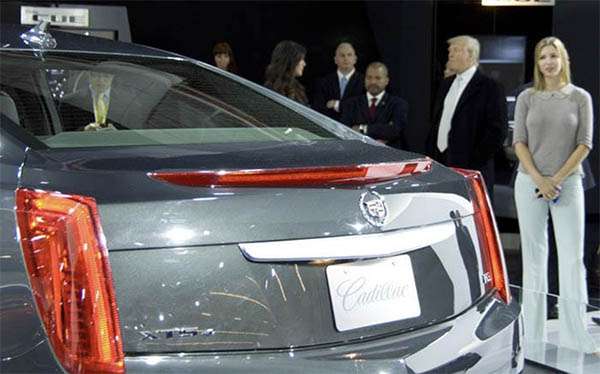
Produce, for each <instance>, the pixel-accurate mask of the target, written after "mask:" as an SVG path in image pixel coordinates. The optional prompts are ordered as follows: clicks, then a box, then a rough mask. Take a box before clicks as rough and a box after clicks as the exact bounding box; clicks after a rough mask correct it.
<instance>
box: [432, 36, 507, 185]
mask: <svg viewBox="0 0 600 374" xmlns="http://www.w3.org/2000/svg"><path fill="white" fill-rule="evenodd" d="M448 44H449V47H448V64H447V68H448V69H450V70H452V71H453V72H455V73H456V74H455V75H454V76H451V77H449V78H446V79H444V81H443V82H442V84H441V86H440V88H439V90H438V94H437V97H436V101H435V107H434V111H433V124H432V127H431V130H430V132H429V137H428V140H427V152H428V154H429V155H430V156H431V157H433V158H434V159H436V160H437V161H439V162H441V163H443V164H445V165H447V166H453V167H459V168H466V169H475V170H479V171H481V173H482V175H483V177H484V179H485V182H486V185H487V188H488V193H489V195H490V197H493V194H492V191H493V187H494V155H495V154H496V152H498V151H499V150H500V149H502V144H503V142H504V139H505V138H506V135H507V132H508V120H507V108H506V97H505V96H504V89H503V88H502V86H501V85H500V84H499V83H497V82H496V81H494V80H493V79H492V78H489V77H487V76H485V75H484V74H483V73H481V72H480V71H479V70H478V69H477V67H478V63H479V48H480V47H479V42H478V41H477V39H475V38H473V37H470V36H466V35H463V36H457V37H454V38H451V39H449V40H448Z"/></svg>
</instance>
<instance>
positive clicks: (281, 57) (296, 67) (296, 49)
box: [265, 40, 308, 105]
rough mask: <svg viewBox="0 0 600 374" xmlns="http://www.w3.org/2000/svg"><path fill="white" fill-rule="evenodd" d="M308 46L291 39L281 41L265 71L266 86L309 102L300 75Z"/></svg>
mask: <svg viewBox="0 0 600 374" xmlns="http://www.w3.org/2000/svg"><path fill="white" fill-rule="evenodd" d="M305 57H306V48H304V47H303V46H301V45H300V44H298V43H296V42H293V41H291V40H284V41H282V42H279V44H277V46H275V49H274V50H273V54H272V55H271V63H270V64H269V66H267V71H266V73H265V86H266V87H268V88H270V89H272V90H273V91H275V92H278V93H280V94H282V95H284V96H287V97H289V98H290V99H292V100H296V101H298V102H300V103H302V104H305V105H306V104H308V99H307V97H306V91H305V89H304V86H303V85H302V83H300V82H299V81H298V79H297V78H298V77H301V76H302V73H303V72H304V67H305V66H306V61H304V58H305Z"/></svg>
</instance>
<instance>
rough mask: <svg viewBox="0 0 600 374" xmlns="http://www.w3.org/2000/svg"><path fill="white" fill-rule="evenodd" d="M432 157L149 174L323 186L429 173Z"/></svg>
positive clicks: (192, 182) (227, 183) (236, 183)
mask: <svg viewBox="0 0 600 374" xmlns="http://www.w3.org/2000/svg"><path fill="white" fill-rule="evenodd" d="M429 170H431V159H417V160H410V161H404V162H389V163H380V164H366V165H343V166H315V167H302V168H276V169H245V170H208V171H202V170H201V171H172V172H171V171H157V172H152V173H148V176H149V177H151V178H153V179H157V180H160V181H163V182H167V183H172V184H177V185H181V186H191V187H321V186H339V185H348V186H361V185H365V184H370V183H378V182H384V181H388V180H393V179H396V178H399V177H405V176H408V175H415V174H420V173H426V172H428V171H429Z"/></svg>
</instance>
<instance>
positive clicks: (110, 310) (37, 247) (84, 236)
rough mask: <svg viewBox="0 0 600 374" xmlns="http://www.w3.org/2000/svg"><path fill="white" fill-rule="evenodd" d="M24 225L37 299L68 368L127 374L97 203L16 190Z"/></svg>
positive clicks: (25, 250)
mask: <svg viewBox="0 0 600 374" xmlns="http://www.w3.org/2000/svg"><path fill="white" fill-rule="evenodd" d="M16 200H17V211H16V215H17V222H18V228H19V236H20V240H21V246H22V248H23V255H24V258H25V262H26V266H27V270H28V273H29V279H30V281H31V287H32V292H33V294H34V298H35V301H36V305H37V308H38V311H39V313H40V317H41V320H42V321H43V323H44V327H45V329H46V333H47V335H48V338H49V340H50V343H51V345H52V349H53V351H54V354H55V355H56V357H57V358H58V360H59V361H60V363H61V365H62V366H63V367H64V368H65V369H66V370H67V371H68V372H71V373H123V372H125V367H124V355H123V346H122V342H121V331H120V326H119V314H118V310H117V303H116V299H115V292H114V289H113V281H112V274H111V269H110V264H109V262H108V251H107V250H106V245H105V243H104V235H103V233H102V228H101V227H100V220H99V215H98V211H97V208H96V202H95V200H94V199H93V198H89V197H83V196H75V195H63V194H60V193H56V192H47V191H40V190H35V191H34V190H27V189H17V191H16Z"/></svg>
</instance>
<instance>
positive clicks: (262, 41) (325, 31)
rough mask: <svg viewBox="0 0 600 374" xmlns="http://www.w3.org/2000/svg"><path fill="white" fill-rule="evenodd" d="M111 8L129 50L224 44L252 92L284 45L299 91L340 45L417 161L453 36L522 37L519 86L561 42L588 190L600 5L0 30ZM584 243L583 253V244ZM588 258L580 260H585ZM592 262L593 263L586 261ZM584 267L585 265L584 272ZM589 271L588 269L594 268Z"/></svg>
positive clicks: (284, 6) (457, 2) (179, 10)
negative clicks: (582, 121)
mask: <svg viewBox="0 0 600 374" xmlns="http://www.w3.org/2000/svg"><path fill="white" fill-rule="evenodd" d="M57 3H61V4H69V3H71V4H87V5H119V6H125V7H126V8H127V12H128V16H129V24H130V26H131V37H132V41H133V42H136V43H141V44H146V45H150V46H153V47H157V48H161V49H165V50H169V51H174V52H177V53H180V54H183V55H186V56H190V57H193V58H196V59H199V60H203V61H207V62H212V56H211V49H212V46H213V45H214V43H215V42H218V41H223V40H225V41H228V42H229V43H230V44H231V45H232V46H233V49H234V53H235V57H236V60H237V61H238V65H239V67H240V70H241V71H240V74H241V75H242V76H244V77H246V78H248V79H250V80H252V81H255V82H257V83H262V82H263V78H264V69H265V67H266V66H267V64H268V62H269V59H270V54H271V51H272V49H273V47H274V46H275V45H276V44H277V43H278V42H279V41H281V40H284V39H291V40H295V41H297V42H299V43H301V44H303V45H304V46H305V47H306V48H307V50H308V54H307V56H306V60H307V63H308V66H307V67H306V69H305V75H304V77H302V82H303V83H304V84H305V86H307V88H308V89H309V94H310V89H311V87H312V85H313V83H314V80H315V78H317V77H318V76H321V75H323V74H326V73H329V72H332V71H333V70H334V69H335V65H334V63H333V55H334V50H335V47H336V45H337V44H338V43H339V42H341V41H350V42H351V43H352V44H354V47H355V49H356V51H357V54H358V69H359V70H360V71H364V69H365V66H366V65H367V64H368V63H369V62H372V61H375V60H381V61H383V62H384V63H385V64H386V65H388V67H389V70H390V77H391V83H390V87H389V91H391V92H393V93H395V94H397V95H399V96H401V97H403V98H404V99H405V100H407V101H408V103H409V105H410V113H409V126H408V128H406V130H405V131H406V137H407V141H408V144H409V145H410V149H411V150H414V151H423V149H424V148H423V147H424V141H425V137H426V135H427V132H428V130H429V126H430V122H429V118H430V108H431V105H432V100H433V97H434V95H435V90H436V89H437V85H438V84H439V82H440V79H441V72H442V70H443V66H444V64H445V61H446V48H447V44H446V40H447V39H448V38H449V37H452V36H455V35H458V34H471V35H475V36H479V35H497V36H503V35H522V36H526V37H527V51H526V58H527V60H526V66H525V76H526V80H531V77H532V71H533V49H534V46H535V44H536V43H537V41H538V40H540V39H541V38H542V37H544V36H549V35H555V36H558V37H559V38H561V39H562V40H563V41H564V42H565V44H566V46H567V48H568V50H569V52H570V55H571V68H572V74H573V82H574V83H575V84H576V85H578V86H581V87H583V88H584V89H586V90H587V91H588V92H590V93H591V94H592V97H593V100H594V118H595V131H594V144H595V148H594V150H592V153H591V155H590V159H589V160H590V164H591V166H592V170H593V173H594V174H595V177H596V181H598V176H599V175H600V168H599V165H600V163H599V160H598V153H599V152H598V138H599V133H600V129H599V127H598V115H599V113H598V103H599V100H600V25H599V23H600V22H599V19H600V1H598V0H569V1H564V0H557V1H556V5H555V6H553V7H548V6H534V7H483V6H481V0H447V1H442V0H440V1H434V0H419V1H301V2H300V1H260V2H257V1H244V2H236V1H220V2H216V1H83V0H81V1H60V2H47V1H2V4H1V8H0V21H1V22H2V23H19V19H20V18H19V14H20V6H21V5H36V6H49V5H53V4H57ZM599 191H600V190H599V187H598V186H596V187H595V188H594V189H591V190H588V191H587V192H586V211H587V223H588V228H591V230H589V229H588V231H587V232H588V234H591V235H588V239H587V240H588V248H590V247H591V248H592V249H591V251H596V250H597V247H598V242H599V241H600V238H599V237H598V235H599V234H598V228H599V227H600V220H599V219H598V217H599V215H598V213H599V211H600V209H599V208H600V202H599V196H600V192H599ZM590 241H591V244H590ZM589 252H590V250H589V249H588V250H587V256H589ZM595 258H597V257H595ZM588 264H589V262H588ZM593 266H594V268H598V262H597V260H595V262H594V264H593Z"/></svg>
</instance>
